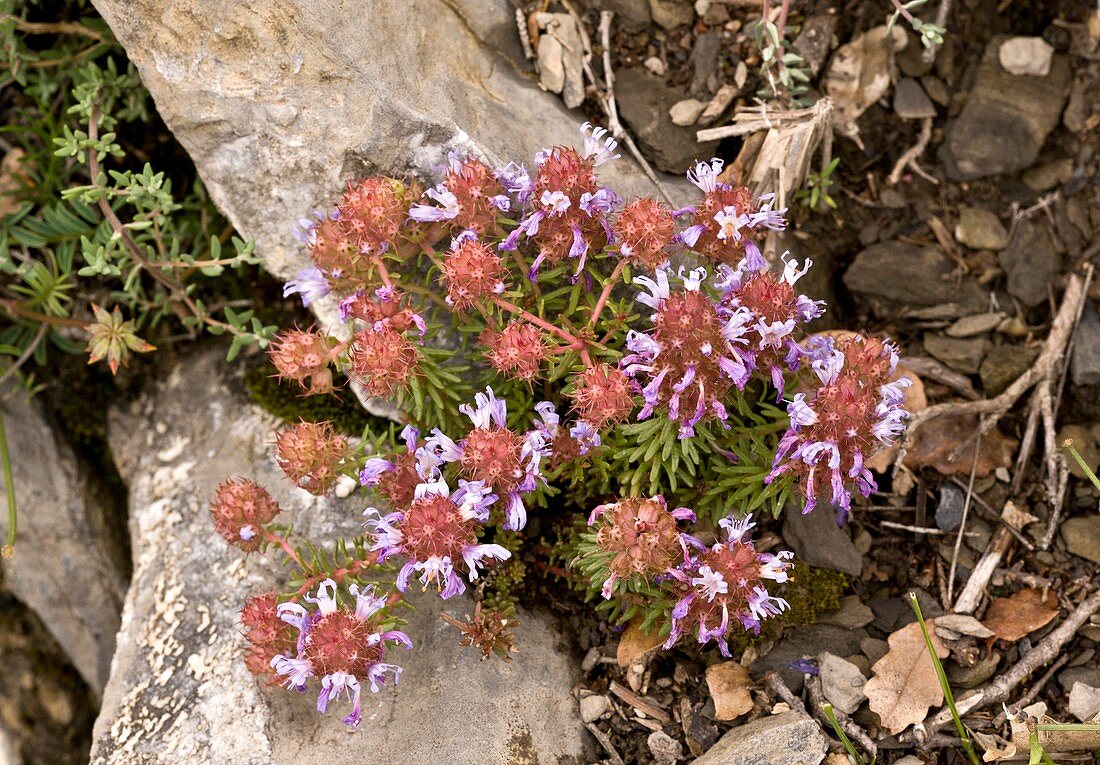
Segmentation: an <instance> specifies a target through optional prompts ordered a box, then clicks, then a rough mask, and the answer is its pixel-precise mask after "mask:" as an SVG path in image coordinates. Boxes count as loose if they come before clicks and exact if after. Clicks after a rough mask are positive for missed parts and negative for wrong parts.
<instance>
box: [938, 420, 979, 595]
mask: <svg viewBox="0 0 1100 765" xmlns="http://www.w3.org/2000/svg"><path fill="white" fill-rule="evenodd" d="M981 448H982V437H981V435H979V436H978V438H977V439H976V440H975V441H974V462H973V463H972V464H971V466H970V483H968V484H967V486H966V501H965V502H963V515H962V521H960V522H959V534H958V536H956V537H955V549H954V550H953V551H952V552H951V571H950V573H948V575H947V601H948V602H949V603H950V602H951V596H952V595H954V594H955V572H956V571H957V570H958V568H959V550H960V549H962V543H963V533H964V532H965V531H966V519H967V517H968V516H969V515H970V500H971V498H972V497H973V496H974V476H975V475H977V473H978V455H979V453H980V451H981Z"/></svg>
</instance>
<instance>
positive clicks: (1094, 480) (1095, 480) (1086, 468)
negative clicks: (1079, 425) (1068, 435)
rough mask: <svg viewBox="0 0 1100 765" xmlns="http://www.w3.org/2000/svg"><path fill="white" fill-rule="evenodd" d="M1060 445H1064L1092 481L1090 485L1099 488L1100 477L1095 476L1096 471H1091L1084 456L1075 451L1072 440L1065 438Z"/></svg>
mask: <svg viewBox="0 0 1100 765" xmlns="http://www.w3.org/2000/svg"><path fill="white" fill-rule="evenodd" d="M1062 446H1064V447H1066V449H1067V450H1068V451H1069V453H1070V456H1071V457H1073V459H1074V460H1075V461H1076V462H1077V464H1078V465H1079V466H1080V467H1081V469H1082V470H1083V471H1085V477H1087V478H1088V479H1089V480H1090V481H1092V485H1093V486H1095V487H1096V488H1097V489H1100V478H1097V477H1096V473H1094V472H1092V468H1090V467H1089V463H1087V462H1085V458H1084V457H1082V456H1081V453H1080V452H1079V451H1077V447H1075V446H1074V445H1073V441H1070V440H1069V439H1067V440H1066V442H1065V443H1064V444H1062Z"/></svg>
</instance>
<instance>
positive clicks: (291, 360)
mask: <svg viewBox="0 0 1100 765" xmlns="http://www.w3.org/2000/svg"><path fill="white" fill-rule="evenodd" d="M267 353H268V357H269V358H270V359H271V363H272V364H274V365H275V369H276V370H277V371H278V373H279V378H280V379H283V380H293V381H294V382H296V383H298V384H299V385H301V386H302V387H303V388H306V389H307V390H306V395H307V396H313V395H316V394H319V393H331V392H332V370H331V369H330V368H329V364H331V363H332V360H333V357H334V356H335V353H336V350H335V346H334V344H333V341H332V340H331V339H330V338H328V337H325V336H324V335H322V334H321V333H320V332H318V331H317V330H316V329H308V330H303V329H291V330H287V331H285V332H280V333H279V334H278V335H276V336H275V337H274V339H273V340H272V341H271V344H270V345H269V346H268V349H267Z"/></svg>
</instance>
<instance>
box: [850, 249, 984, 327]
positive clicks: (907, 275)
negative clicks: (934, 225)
mask: <svg viewBox="0 0 1100 765" xmlns="http://www.w3.org/2000/svg"><path fill="white" fill-rule="evenodd" d="M954 268H955V263H954V261H952V260H951V258H949V257H947V255H946V254H944V252H943V251H942V250H941V249H940V248H938V247H931V246H929V247H919V246H917V245H915V244H907V243H905V242H898V241H890V242H881V243H879V244H874V245H871V246H870V247H868V248H867V249H865V250H863V251H862V252H860V253H859V254H858V255H856V259H855V260H854V261H853V262H852V265H850V266H849V267H848V270H847V271H845V273H844V283H845V284H846V285H847V286H848V289H850V290H851V291H852V292H855V293H857V294H859V295H862V296H864V297H866V298H868V299H869V300H870V302H871V304H872V306H873V307H878V306H879V305H881V304H885V305H886V310H887V312H888V313H889V312H890V311H891V309H894V308H896V307H897V306H898V305H902V306H909V307H919V306H934V305H938V304H941V303H945V302H951V303H957V304H958V305H959V306H960V307H971V308H973V309H976V310H982V309H983V308H984V307H985V297H984V294H983V291H982V289H981V288H980V287H979V286H978V285H977V284H976V283H975V282H973V281H972V280H970V279H968V278H965V277H964V278H963V279H962V280H961V281H950V280H949V275H950V274H951V272H952V270H953V269H954ZM956 285H957V286H956ZM966 313H973V310H969V311H966Z"/></svg>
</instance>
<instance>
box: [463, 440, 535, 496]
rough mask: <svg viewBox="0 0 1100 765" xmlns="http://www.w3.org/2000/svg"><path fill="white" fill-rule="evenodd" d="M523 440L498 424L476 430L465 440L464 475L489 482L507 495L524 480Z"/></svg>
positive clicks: (498, 491)
mask: <svg viewBox="0 0 1100 765" xmlns="http://www.w3.org/2000/svg"><path fill="white" fill-rule="evenodd" d="M522 448H523V439H522V438H520V436H518V435H516V434H515V433H513V432H512V431H510V430H506V429H504V428H501V427H497V426H496V425H492V426H490V427H488V428H475V429H473V430H471V431H470V433H469V435H467V436H466V438H465V439H464V440H463V441H462V474H463V475H464V476H466V477H467V478H469V479H471V480H474V481H485V483H486V484H487V485H489V486H492V487H493V488H494V489H495V490H496V491H497V493H498V494H499V493H501V492H507V491H511V490H512V489H514V488H515V487H516V486H518V485H519V482H520V481H521V480H522V478H523V468H522V466H521V465H520V455H521V452H522Z"/></svg>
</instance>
